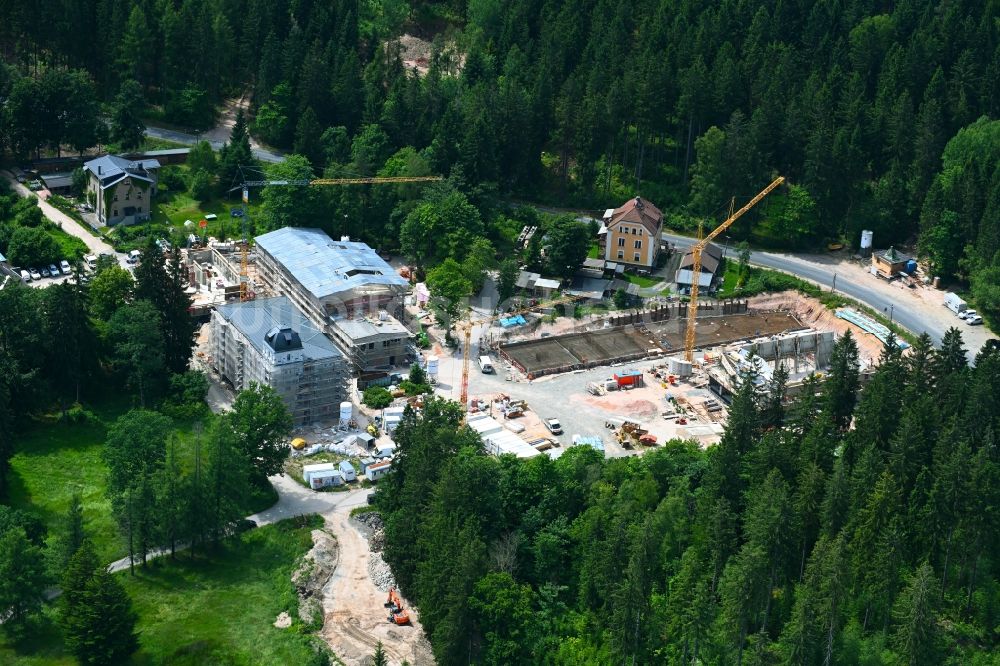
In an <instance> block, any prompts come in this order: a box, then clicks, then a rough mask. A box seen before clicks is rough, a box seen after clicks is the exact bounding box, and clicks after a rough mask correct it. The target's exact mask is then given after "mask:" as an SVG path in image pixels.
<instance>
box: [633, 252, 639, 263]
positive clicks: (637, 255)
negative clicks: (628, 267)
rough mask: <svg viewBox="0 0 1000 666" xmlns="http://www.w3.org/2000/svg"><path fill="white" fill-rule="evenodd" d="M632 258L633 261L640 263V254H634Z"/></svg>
mask: <svg viewBox="0 0 1000 666" xmlns="http://www.w3.org/2000/svg"><path fill="white" fill-rule="evenodd" d="M632 257H633V259H632V260H633V261H639V253H638V252H636V253H635V254H633V255H632Z"/></svg>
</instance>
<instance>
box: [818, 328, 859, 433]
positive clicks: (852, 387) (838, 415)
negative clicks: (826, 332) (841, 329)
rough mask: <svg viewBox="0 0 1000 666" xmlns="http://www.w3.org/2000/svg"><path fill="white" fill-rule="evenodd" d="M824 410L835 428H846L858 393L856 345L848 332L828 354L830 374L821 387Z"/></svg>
mask: <svg viewBox="0 0 1000 666" xmlns="http://www.w3.org/2000/svg"><path fill="white" fill-rule="evenodd" d="M823 389H824V395H825V403H826V404H825V408H826V410H827V412H828V413H829V414H830V417H831V419H832V420H833V423H834V425H835V426H836V427H838V428H840V429H841V430H843V429H844V428H846V427H847V423H848V421H849V420H850V417H851V413H852V412H853V411H854V401H855V400H856V398H857V393H858V345H857V343H856V342H855V341H854V336H852V335H851V332H850V331H847V332H845V333H844V334H843V335H842V336H840V337H839V338H838V339H837V341H836V342H835V343H834V345H833V352H832V353H831V354H830V372H829V375H828V377H827V380H826V383H825V385H824V387H823Z"/></svg>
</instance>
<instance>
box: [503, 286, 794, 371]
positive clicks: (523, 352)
mask: <svg viewBox="0 0 1000 666" xmlns="http://www.w3.org/2000/svg"><path fill="white" fill-rule="evenodd" d="M687 309H688V306H687V305H686V304H682V303H676V304H668V305H664V306H662V307H659V308H656V309H653V310H648V311H645V312H636V313H631V314H628V315H617V316H612V317H608V318H607V319H605V320H603V321H602V322H600V323H597V324H596V326H599V328H597V329H596V330H587V331H582V332H576V333H570V334H566V335H559V336H554V337H545V338H538V339H529V340H520V341H499V340H496V341H494V342H493V344H492V348H493V349H494V350H495V351H496V352H497V354H498V355H499V356H500V357H501V358H503V359H504V360H506V361H508V362H510V363H511V365H513V366H514V367H515V368H517V369H518V370H519V371H520V372H522V373H523V374H524V375H525V376H527V377H528V378H529V379H535V378H537V377H542V376H544V375H548V374H555V373H560V372H570V371H573V370H579V369H582V368H592V367H595V366H599V365H613V364H616V363H624V362H628V361H633V360H637V359H642V358H647V357H649V356H657V355H662V354H672V353H678V352H680V351H683V349H684V336H685V327H686V320H685V318H684V317H685V316H686V313H687ZM803 328H805V327H804V326H803V325H802V323H801V322H800V321H798V320H797V319H796V318H795V317H794V315H792V314H790V313H788V312H781V311H775V312H770V313H750V312H748V310H747V303H746V301H725V302H721V303H703V304H700V305H699V307H698V320H697V326H696V332H695V345H696V346H697V347H705V346H709V345H720V344H727V343H730V342H735V341H737V340H745V339H747V338H751V337H760V336H768V335H776V334H781V333H787V332H789V331H796V330H801V329H803Z"/></svg>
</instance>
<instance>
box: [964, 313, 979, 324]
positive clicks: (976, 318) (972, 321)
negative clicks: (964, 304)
mask: <svg viewBox="0 0 1000 666" xmlns="http://www.w3.org/2000/svg"><path fill="white" fill-rule="evenodd" d="M965 323H966V324H968V325H969V326H979V325H980V324H982V323H983V318H982V317H980V316H979V315H973V316H971V317H966V318H965Z"/></svg>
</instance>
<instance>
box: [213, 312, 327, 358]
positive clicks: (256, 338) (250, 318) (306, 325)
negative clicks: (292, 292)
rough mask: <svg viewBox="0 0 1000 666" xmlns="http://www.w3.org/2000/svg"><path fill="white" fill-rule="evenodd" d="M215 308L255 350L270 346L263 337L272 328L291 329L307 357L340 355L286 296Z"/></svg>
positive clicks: (265, 336)
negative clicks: (296, 335) (296, 334)
mask: <svg viewBox="0 0 1000 666" xmlns="http://www.w3.org/2000/svg"><path fill="white" fill-rule="evenodd" d="M215 311H216V312H217V313H218V314H219V316H221V317H223V318H224V319H225V320H226V321H228V322H229V323H230V324H231V325H233V326H235V327H236V329H237V330H239V331H240V333H242V334H243V336H244V337H245V338H246V339H247V340H249V341H250V344H252V345H253V346H254V348H256V349H257V351H259V352H263V351H264V350H265V346H267V347H268V348H273V347H272V346H271V345H269V344H268V342H267V336H268V334H270V333H271V332H272V331H273V330H274V329H275V328H278V329H283V328H291V329H292V331H293V332H294V333H298V337H299V340H300V341H301V343H302V351H303V353H304V354H305V355H306V357H307V358H310V359H313V360H320V359H326V358H339V357H341V356H343V354H341V353H340V352H339V351H338V350H337V347H336V346H335V345H334V344H333V342H332V341H331V340H330V338H328V337H326V336H325V335H323V333H321V332H320V331H319V330H318V329H317V328H316V327H315V326H314V325H313V324H312V322H311V321H309V318H308V317H306V316H305V315H304V314H303V313H302V311H301V310H299V309H298V308H297V307H295V306H294V305H293V304H292V302H291V301H290V300H288V297H287V296H278V297H275V298H260V299H257V300H254V301H246V302H243V303H239V302H237V303H226V304H225V305H219V306H217V307H216V308H215ZM279 351H280V350H279Z"/></svg>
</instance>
